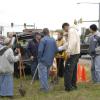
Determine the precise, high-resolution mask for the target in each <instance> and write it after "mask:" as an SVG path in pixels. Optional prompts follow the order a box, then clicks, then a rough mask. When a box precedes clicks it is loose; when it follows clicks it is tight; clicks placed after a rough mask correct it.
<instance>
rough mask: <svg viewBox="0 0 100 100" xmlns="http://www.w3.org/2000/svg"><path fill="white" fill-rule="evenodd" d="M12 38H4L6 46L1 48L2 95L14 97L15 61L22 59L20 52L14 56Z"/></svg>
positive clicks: (0, 94) (0, 93)
mask: <svg viewBox="0 0 100 100" xmlns="http://www.w3.org/2000/svg"><path fill="white" fill-rule="evenodd" d="M10 42H11V40H10V38H5V39H4V46H2V47H1V48H0V96H1V97H5V96H6V97H13V73H14V62H17V61H19V60H20V54H19V53H18V55H17V56H14V53H13V50H12V49H11V47H10Z"/></svg>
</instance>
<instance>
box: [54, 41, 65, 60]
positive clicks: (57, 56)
mask: <svg viewBox="0 0 100 100" xmlns="http://www.w3.org/2000/svg"><path fill="white" fill-rule="evenodd" d="M56 43H57V46H58V47H60V46H63V45H64V43H65V42H64V40H63V39H61V40H57V41H56ZM56 58H64V59H66V52H65V51H61V52H59V53H58V54H57V55H56Z"/></svg>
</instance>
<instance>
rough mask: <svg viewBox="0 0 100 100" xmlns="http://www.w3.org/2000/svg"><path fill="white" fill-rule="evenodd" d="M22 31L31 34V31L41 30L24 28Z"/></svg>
mask: <svg viewBox="0 0 100 100" xmlns="http://www.w3.org/2000/svg"><path fill="white" fill-rule="evenodd" d="M23 32H24V33H28V34H32V33H33V32H39V33H41V32H42V29H24V30H23Z"/></svg>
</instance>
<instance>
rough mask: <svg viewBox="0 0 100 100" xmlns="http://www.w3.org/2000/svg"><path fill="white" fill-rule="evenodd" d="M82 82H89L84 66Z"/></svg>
mask: <svg viewBox="0 0 100 100" xmlns="http://www.w3.org/2000/svg"><path fill="white" fill-rule="evenodd" d="M81 79H82V82H87V75H86V70H85V67H84V65H83V66H82V76H81Z"/></svg>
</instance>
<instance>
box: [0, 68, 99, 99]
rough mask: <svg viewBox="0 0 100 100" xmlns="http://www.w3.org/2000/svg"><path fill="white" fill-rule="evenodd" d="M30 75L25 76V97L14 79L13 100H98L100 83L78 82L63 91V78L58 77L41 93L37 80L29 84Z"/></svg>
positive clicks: (17, 81)
mask: <svg viewBox="0 0 100 100" xmlns="http://www.w3.org/2000/svg"><path fill="white" fill-rule="evenodd" d="M89 70H90V69H89V68H87V72H88V77H90V71H89ZM30 82H31V77H27V79H26V81H24V83H23V84H24V87H25V89H26V95H25V97H21V96H20V94H19V92H18V87H19V80H18V79H14V99H13V100H100V85H97V84H96V85H95V84H92V82H88V83H78V89H77V90H74V91H72V92H65V91H64V85H63V79H60V82H59V84H58V85H56V86H55V87H54V90H53V91H50V92H49V93H43V92H40V91H39V82H38V81H36V82H35V83H34V84H33V85H30ZM0 100H10V99H8V98H0Z"/></svg>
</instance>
